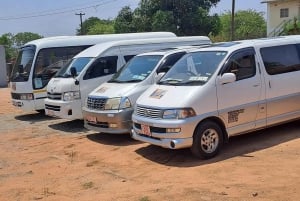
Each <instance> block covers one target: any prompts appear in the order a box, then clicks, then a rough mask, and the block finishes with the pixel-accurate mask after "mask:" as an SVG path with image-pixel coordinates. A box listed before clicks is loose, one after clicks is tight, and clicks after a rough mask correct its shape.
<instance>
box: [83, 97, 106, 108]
mask: <svg viewBox="0 0 300 201" xmlns="http://www.w3.org/2000/svg"><path fill="white" fill-rule="evenodd" d="M106 101H107V99H106V98H94V97H88V99H87V108H89V109H92V110H104V109H105V103H106Z"/></svg>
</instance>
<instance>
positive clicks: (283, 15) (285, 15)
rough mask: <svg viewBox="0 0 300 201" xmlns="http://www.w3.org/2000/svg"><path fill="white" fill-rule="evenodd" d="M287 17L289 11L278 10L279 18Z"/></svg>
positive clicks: (284, 9)
mask: <svg viewBox="0 0 300 201" xmlns="http://www.w3.org/2000/svg"><path fill="white" fill-rule="evenodd" d="M284 17H289V9H288V8H282V9H280V18H284Z"/></svg>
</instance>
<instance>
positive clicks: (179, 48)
mask: <svg viewBox="0 0 300 201" xmlns="http://www.w3.org/2000/svg"><path fill="white" fill-rule="evenodd" d="M203 46H205V45H203ZM200 47H201V46H199V45H195V46H194V45H190V46H177V47H173V48H165V49H160V50H157V51H151V52H145V53H141V54H138V55H137V56H147V55H162V56H167V55H170V54H174V53H177V52H182V51H186V52H189V51H192V50H197V49H199V48H200Z"/></svg>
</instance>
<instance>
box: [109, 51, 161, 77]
mask: <svg viewBox="0 0 300 201" xmlns="http://www.w3.org/2000/svg"><path fill="white" fill-rule="evenodd" d="M161 58H162V56H161V55H144V56H136V57H134V58H132V59H131V60H130V61H129V62H128V63H127V64H126V65H125V66H123V68H121V69H120V70H119V71H118V72H117V73H116V74H115V75H114V76H113V78H112V79H111V80H110V81H109V82H117V83H130V82H141V81H143V80H144V79H146V78H147V77H148V76H149V74H150V73H151V72H152V71H153V69H154V68H155V66H156V65H157V64H158V62H159V61H160V60H161Z"/></svg>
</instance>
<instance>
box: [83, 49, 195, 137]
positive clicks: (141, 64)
mask: <svg viewBox="0 0 300 201" xmlns="http://www.w3.org/2000/svg"><path fill="white" fill-rule="evenodd" d="M195 48H196V47H177V48H167V49H162V50H159V51H154V52H148V53H144V54H140V55H137V56H135V57H134V58H132V59H131V60H130V62H128V63H127V64H126V65H125V66H124V67H123V68H122V69H120V70H119V71H118V72H117V73H116V74H115V75H114V76H113V78H112V79H111V80H109V81H108V82H106V83H104V84H102V85H100V86H99V87H97V88H96V89H95V90H93V91H92V92H91V93H90V94H89V96H88V99H87V101H86V104H85V106H84V107H83V116H84V120H85V121H84V122H85V127H86V128H88V129H90V130H95V131H99V132H105V133H130V132H131V129H132V121H131V116H132V113H133V108H134V105H135V102H136V100H137V98H138V97H139V96H140V95H141V94H142V93H143V92H144V91H145V90H146V89H147V88H148V87H149V86H151V85H152V84H154V83H155V82H157V81H158V80H159V79H160V78H161V77H163V75H164V74H165V73H166V72H168V70H169V69H170V68H171V67H172V66H173V65H174V64H175V63H176V62H177V61H178V60H179V59H180V58H181V57H182V56H183V55H185V54H186V53H187V52H188V51H189V50H191V49H195Z"/></svg>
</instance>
